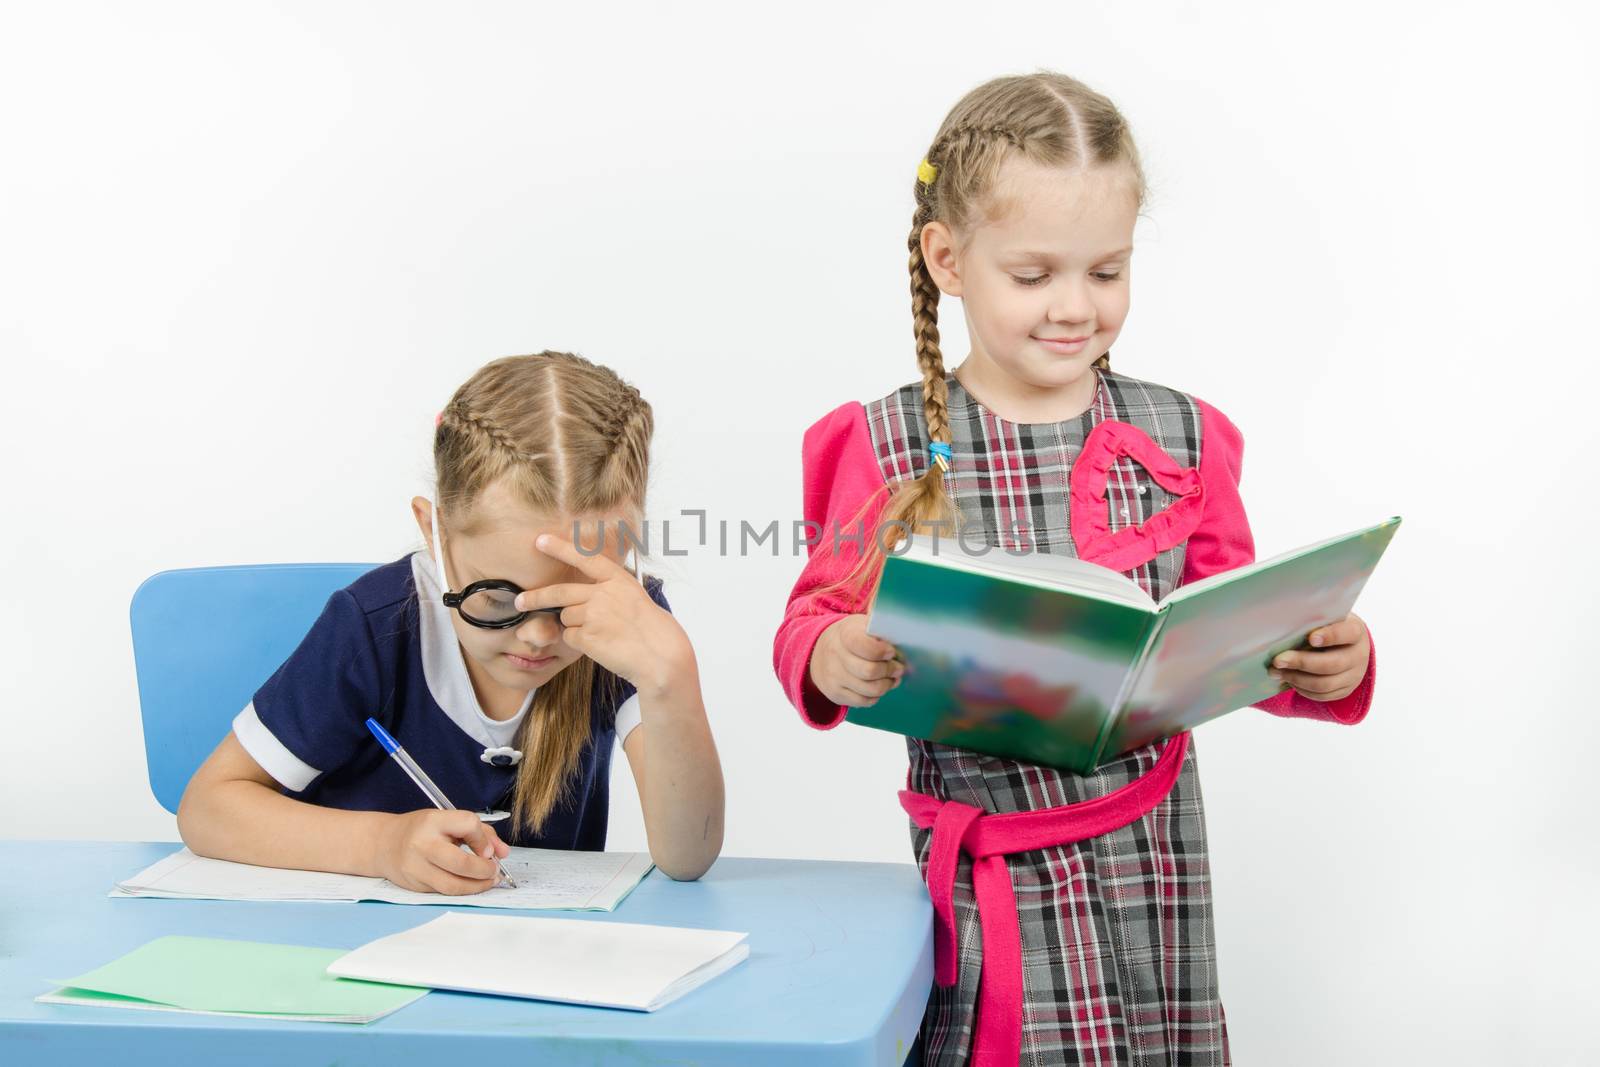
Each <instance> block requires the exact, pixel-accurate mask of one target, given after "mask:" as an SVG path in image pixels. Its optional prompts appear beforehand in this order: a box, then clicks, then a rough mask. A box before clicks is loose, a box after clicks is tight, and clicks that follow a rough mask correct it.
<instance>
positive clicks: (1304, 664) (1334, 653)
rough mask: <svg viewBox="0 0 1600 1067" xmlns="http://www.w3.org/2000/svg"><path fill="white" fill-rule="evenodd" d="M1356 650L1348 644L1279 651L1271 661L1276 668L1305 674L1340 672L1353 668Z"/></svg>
mask: <svg viewBox="0 0 1600 1067" xmlns="http://www.w3.org/2000/svg"><path fill="white" fill-rule="evenodd" d="M1357 655H1358V654H1357V652H1356V650H1355V649H1353V648H1351V647H1349V646H1348V645H1345V646H1341V647H1339V648H1330V649H1325V650H1323V651H1321V652H1298V651H1297V652H1281V653H1279V654H1278V655H1277V657H1276V658H1274V659H1273V661H1272V666H1273V667H1274V668H1276V669H1278V670H1293V671H1303V672H1305V673H1306V674H1319V675H1328V674H1340V673H1343V672H1344V671H1348V670H1353V669H1354V668H1355V665H1356V659H1357Z"/></svg>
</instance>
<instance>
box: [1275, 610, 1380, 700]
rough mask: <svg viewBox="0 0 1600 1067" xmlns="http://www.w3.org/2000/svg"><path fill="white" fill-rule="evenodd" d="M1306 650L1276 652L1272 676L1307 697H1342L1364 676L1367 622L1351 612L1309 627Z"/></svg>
mask: <svg viewBox="0 0 1600 1067" xmlns="http://www.w3.org/2000/svg"><path fill="white" fill-rule="evenodd" d="M1307 640H1308V641H1309V642H1310V644H1311V647H1310V648H1309V649H1296V650H1295V651H1293V652H1280V653H1279V654H1278V657H1277V658H1276V659H1274V660H1273V661H1272V670H1271V671H1270V673H1271V675H1272V677H1274V678H1276V679H1278V680H1279V681H1281V682H1283V684H1284V688H1286V689H1287V688H1291V687H1292V688H1293V689H1294V691H1295V692H1297V693H1299V694H1300V695H1301V696H1303V697H1305V698H1306V699H1308V700H1320V701H1329V700H1343V699H1344V698H1345V697H1347V696H1349V695H1350V694H1351V693H1354V692H1355V691H1356V687H1357V686H1359V685H1360V684H1361V679H1363V678H1365V677H1366V676H1367V663H1368V661H1369V660H1370V659H1371V658H1372V641H1371V639H1370V638H1369V637H1368V636H1367V624H1366V623H1364V622H1362V621H1361V619H1360V618H1358V617H1357V616H1355V615H1347V616H1345V617H1344V618H1343V619H1340V620H1339V621H1338V622H1335V623H1330V624H1329V625H1327V626H1320V627H1318V628H1317V629H1315V630H1312V631H1311V633H1310V635H1309V636H1308V638H1307Z"/></svg>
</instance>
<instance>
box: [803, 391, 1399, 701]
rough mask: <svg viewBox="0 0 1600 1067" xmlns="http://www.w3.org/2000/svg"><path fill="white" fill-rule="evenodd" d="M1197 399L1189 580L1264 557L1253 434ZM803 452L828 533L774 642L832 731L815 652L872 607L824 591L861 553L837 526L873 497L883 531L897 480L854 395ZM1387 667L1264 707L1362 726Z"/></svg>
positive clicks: (820, 424)
mask: <svg viewBox="0 0 1600 1067" xmlns="http://www.w3.org/2000/svg"><path fill="white" fill-rule="evenodd" d="M1195 403H1196V404H1197V405H1198V406H1199V408H1200V415H1201V420H1202V430H1201V438H1200V439H1201V442H1202V445H1201V454H1200V471H1199V473H1200V481H1201V483H1202V484H1203V486H1204V500H1205V510H1204V512H1203V513H1202V515H1201V517H1200V521H1199V525H1198V526H1196V527H1195V529H1194V531H1193V532H1192V533H1191V534H1190V535H1189V538H1188V542H1187V546H1186V548H1185V551H1184V564H1183V577H1182V579H1181V580H1180V583H1179V584H1186V583H1188V582H1192V581H1196V580H1198V579H1201V578H1204V577H1206V576H1207V575H1210V574H1216V573H1218V572H1220V571H1226V570H1231V569H1232V568H1234V567H1240V566H1243V565H1245V564H1247V563H1252V562H1254V561H1255V542H1254V539H1253V538H1252V537H1251V536H1250V524H1249V522H1248V521H1247V520H1246V518H1245V514H1244V504H1243V502H1242V501H1241V500H1240V499H1239V470H1240V464H1241V460H1242V457H1243V453H1244V438H1243V437H1242V436H1241V435H1240V433H1239V430H1238V428H1237V427H1235V426H1234V425H1233V423H1232V422H1230V421H1228V418H1227V416H1225V415H1223V414H1222V412H1220V411H1218V410H1217V409H1216V408H1214V407H1212V406H1211V405H1209V404H1206V403H1204V402H1203V401H1200V400H1198V399H1197V400H1196V401H1195ZM801 454H802V457H803V462H804V467H805V475H804V487H805V488H804V494H805V495H804V500H803V502H802V511H803V514H804V516H805V519H806V521H808V522H813V523H817V524H818V525H819V526H820V528H821V530H822V533H821V535H820V538H818V540H817V543H816V544H814V545H812V546H811V548H810V559H809V560H808V561H807V563H806V566H805V569H804V570H803V571H801V572H800V578H799V580H798V581H796V582H795V586H794V591H793V592H792V593H790V594H789V603H788V605H787V606H786V607H785V609H784V613H783V623H782V624H781V625H780V626H779V627H778V635H777V639H776V640H775V641H774V643H773V649H772V662H773V667H774V668H775V669H776V670H777V673H778V680H779V681H780V682H781V683H782V685H783V691H784V693H785V694H786V695H787V696H788V698H789V702H790V703H791V704H793V705H794V706H795V708H796V709H797V710H798V711H799V712H800V713H801V717H802V718H804V719H805V721H806V722H807V723H809V724H810V725H812V726H814V727H816V728H818V729H821V730H827V729H832V728H833V727H835V726H837V725H839V723H840V722H842V721H843V720H844V715H845V708H844V707H842V706H840V705H836V704H833V703H832V702H830V701H829V700H827V699H826V698H825V697H824V696H823V695H822V694H821V692H819V691H818V690H817V688H816V686H814V685H813V684H812V683H811V678H810V664H811V651H812V649H813V648H815V647H816V644H817V638H819V637H820V636H822V631H824V630H826V629H827V628H828V627H829V626H832V625H833V624H834V623H836V622H838V621H839V620H840V619H842V618H844V617H845V616H846V615H850V614H855V613H859V612H862V611H864V610H865V609H866V603H865V600H864V599H863V598H855V599H852V598H849V597H847V596H846V595H844V594H843V593H841V592H839V591H833V592H823V591H822V590H823V587H825V586H827V585H828V584H829V583H831V582H833V581H835V580H837V579H839V578H842V577H843V576H844V575H846V574H847V573H849V571H850V568H851V567H852V566H854V564H855V562H856V560H857V558H858V553H859V551H860V549H859V546H857V545H856V544H855V543H854V542H852V541H849V540H846V539H844V538H842V537H841V539H840V543H839V551H838V552H837V553H836V552H835V551H834V550H833V531H834V530H835V528H836V527H835V524H837V528H838V529H842V530H845V531H847V532H848V531H851V530H855V529H857V523H859V522H860V521H861V519H860V516H861V513H862V508H863V506H864V505H866V504H867V503H868V501H869V499H870V500H871V505H870V508H869V509H868V510H867V511H866V512H865V521H866V528H867V529H868V530H871V529H873V528H874V527H875V526H876V524H877V519H878V516H879V515H880V514H881V513H882V510H883V505H884V503H885V502H886V501H887V499H888V486H887V485H886V483H885V481H884V478H883V474H882V472H881V470H880V468H879V466H878V460H877V457H876V455H875V454H874V452H873V448H872V440H871V437H870V436H869V434H868V431H867V418H866V409H865V408H863V407H862V406H861V405H860V404H859V403H856V402H854V401H852V402H850V403H848V404H841V405H840V406H839V407H837V408H835V409H834V410H833V411H831V412H829V413H828V414H827V415H824V416H823V417H822V418H821V419H819V420H817V422H816V423H814V424H813V425H812V426H811V428H810V429H808V430H807V431H806V435H805V443H804V445H803V446H802V449H801ZM1152 554H1153V553H1152ZM867 588H870V585H869V586H868V587H867ZM1368 639H1369V640H1370V639H1371V631H1370V630H1369V631H1368ZM1377 664H1378V660H1377V649H1376V647H1375V646H1374V647H1373V650H1372V655H1371V658H1370V659H1369V660H1368V663H1367V673H1366V676H1365V677H1364V678H1363V679H1362V680H1361V684H1360V685H1359V686H1357V687H1356V690H1355V692H1353V693H1351V694H1350V695H1349V696H1347V697H1344V698H1342V699H1340V700H1334V701H1317V700H1310V699H1307V698H1306V697H1303V696H1301V695H1300V694H1299V693H1297V692H1295V691H1294V690H1285V691H1284V692H1282V693H1279V694H1278V695H1276V696H1273V697H1269V698H1268V699H1266V700H1263V701H1261V702H1260V703H1258V704H1256V705H1254V706H1255V707H1258V708H1261V709H1262V710H1263V711H1269V712H1271V713H1272V714H1274V715H1282V716H1287V717H1293V718H1305V719H1322V720H1325V721H1328V722H1337V723H1345V724H1350V725H1353V724H1355V723H1358V722H1360V721H1361V720H1362V719H1363V718H1365V717H1366V714H1367V710H1368V709H1369V708H1370V707H1371V706H1372V689H1373V683H1374V682H1375V680H1376V678H1377V673H1378V668H1377Z"/></svg>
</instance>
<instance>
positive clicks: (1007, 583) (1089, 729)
mask: <svg viewBox="0 0 1600 1067" xmlns="http://www.w3.org/2000/svg"><path fill="white" fill-rule="evenodd" d="M1399 525H1400V519H1399V517H1395V518H1391V519H1388V520H1386V521H1384V522H1381V523H1378V524H1377V525H1375V526H1371V527H1368V528H1366V529H1364V530H1357V531H1355V532H1353V533H1348V534H1343V535H1340V536H1338V537H1331V538H1328V539H1327V540H1325V541H1320V542H1317V543H1316V544H1312V545H1307V546H1305V547H1303V548H1299V549H1296V550H1294V551H1292V552H1286V553H1284V554H1283V555H1280V556H1275V557H1273V558H1272V559H1269V560H1264V561H1261V562H1258V563H1254V564H1250V565H1249V566H1245V567H1239V568H1237V569H1235V570H1231V571H1226V572H1224V573H1222V574H1215V575H1212V576H1211V577H1209V578H1206V579H1204V580H1202V581H1198V582H1194V583H1192V584H1190V585H1187V586H1183V587H1181V588H1179V589H1177V590H1174V591H1173V592H1172V594H1171V595H1169V596H1167V597H1166V598H1165V599H1164V600H1162V601H1161V602H1160V603H1159V604H1157V603H1156V602H1155V601H1154V600H1152V599H1151V598H1150V596H1149V595H1148V594H1146V593H1145V592H1144V591H1143V590H1142V589H1140V588H1139V586H1138V585H1137V584H1135V583H1134V582H1133V581H1131V580H1129V579H1128V578H1127V577H1125V576H1124V575H1122V574H1120V573H1118V572H1116V571H1112V570H1109V569H1107V568H1105V567H1100V566H1097V565H1096V564H1093V563H1086V562H1084V561H1082V560H1078V559H1074V558H1072V557H1069V556H1057V555H1049V554H1042V553H1041V554H1030V555H1012V554H1009V553H1007V552H1004V551H1002V550H1000V549H991V550H989V551H987V552H985V553H982V554H975V553H972V552H969V551H968V550H967V548H966V547H965V546H964V545H963V544H962V543H961V541H960V539H956V538H943V539H940V540H937V541H935V540H933V539H931V538H929V537H927V536H924V535H917V536H915V537H912V538H910V539H909V543H908V546H907V548H906V549H905V551H904V552H902V553H901V554H898V555H892V556H890V557H889V558H888V559H887V560H885V562H884V567H883V575H882V577H881V579H880V581H879V584H878V589H877V593H876V594H875V596H874V598H873V603H872V609H871V614H870V617H869V618H868V620H867V630H868V632H869V633H872V634H875V635H877V636H878V637H881V638H883V639H884V640H886V641H889V642H890V643H891V644H893V645H894V646H895V647H896V649H897V650H898V651H899V653H900V656H901V658H902V659H903V660H904V662H905V665H906V673H905V676H904V677H903V678H902V680H901V682H900V685H899V686H897V687H896V688H894V689H891V690H890V691H889V692H887V693H885V694H884V695H883V696H882V697H881V698H879V700H878V702H877V703H876V704H874V705H873V706H872V707H869V708H851V709H850V710H849V712H848V714H847V718H848V719H849V721H851V722H854V723H858V724H860V725H862V726H870V727H873V728H875V729H879V730H889V731H892V732H894V733H899V734H905V735H907V736H910V737H920V738H924V739H926V740H929V741H936V742H939V743H941V744H947V745H955V746H959V747H961V748H967V749H971V750H973V751H975V752H983V753H987V754H990V755H995V756H1008V757H1012V758H1015V759H1021V760H1026V761H1028V762H1030V763H1039V764H1044V765H1046V766H1052V767H1060V768H1062V769H1065V770H1070V771H1074V772H1077V773H1079V774H1086V773H1088V772H1089V771H1091V770H1093V769H1094V768H1095V767H1097V766H1099V765H1100V764H1102V763H1105V762H1108V761H1110V760H1112V759H1114V758H1116V757H1117V756H1120V755H1122V754H1124V753H1126V752H1130V751H1132V750H1133V749H1136V748H1138V747H1140V746H1141V745H1145V744H1148V743H1150V742H1151V741H1155V740H1157V739H1159V738H1162V737H1169V736H1171V735H1173V734H1176V733H1180V732H1182V731H1184V730H1188V729H1190V728H1192V727H1194V726H1197V725H1199V724H1200V723H1203V722H1205V721H1207V720H1208V719H1213V718H1216V717H1217V716H1219V715H1223V714H1226V713H1227V712H1229V711H1233V710H1234V709H1236V708H1241V707H1245V706H1247V705H1249V704H1254V703H1256V702H1257V701H1260V700H1264V699H1266V698H1267V697H1270V696H1273V695H1274V694H1276V693H1277V692H1279V691H1280V690H1281V688H1282V686H1281V685H1280V683H1278V682H1276V681H1274V680H1273V679H1272V678H1271V677H1270V676H1269V675H1268V674H1267V670H1268V667H1269V665H1270V664H1271V662H1272V660H1273V658H1274V657H1275V656H1277V655H1278V654H1279V653H1280V652H1284V651H1286V650H1288V649H1292V648H1302V647H1309V646H1306V645H1305V640H1306V638H1307V636H1308V635H1309V634H1310V632H1311V631H1312V630H1314V629H1316V628H1317V627H1319V626H1323V625H1326V624H1328V623H1331V622H1336V621H1338V620H1339V619H1342V618H1344V617H1345V616H1346V615H1348V614H1349V613H1350V609H1351V608H1352V607H1353V606H1354V605H1355V601H1356V597H1357V596H1358V595H1359V593H1360V592H1361V589H1362V587H1363V586H1364V585H1365V584H1366V581H1367V579H1368V578H1369V577H1370V576H1371V574H1372V571H1373V568H1374V567H1376V566H1377V563H1378V560H1379V558H1380V557H1381V556H1382V555H1383V551H1384V549H1385V548H1386V547H1388V544H1389V540H1390V538H1392V537H1393V536H1394V532H1395V530H1396V529H1398V528H1399Z"/></svg>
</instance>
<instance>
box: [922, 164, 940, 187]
mask: <svg viewBox="0 0 1600 1067" xmlns="http://www.w3.org/2000/svg"><path fill="white" fill-rule="evenodd" d="M938 176H939V168H938V167H936V166H934V165H933V164H932V163H929V162H928V161H927V160H926V159H924V160H923V161H922V162H921V163H918V164H917V181H919V182H921V183H922V184H923V185H932V184H933V179H935V178H937V177H938Z"/></svg>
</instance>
